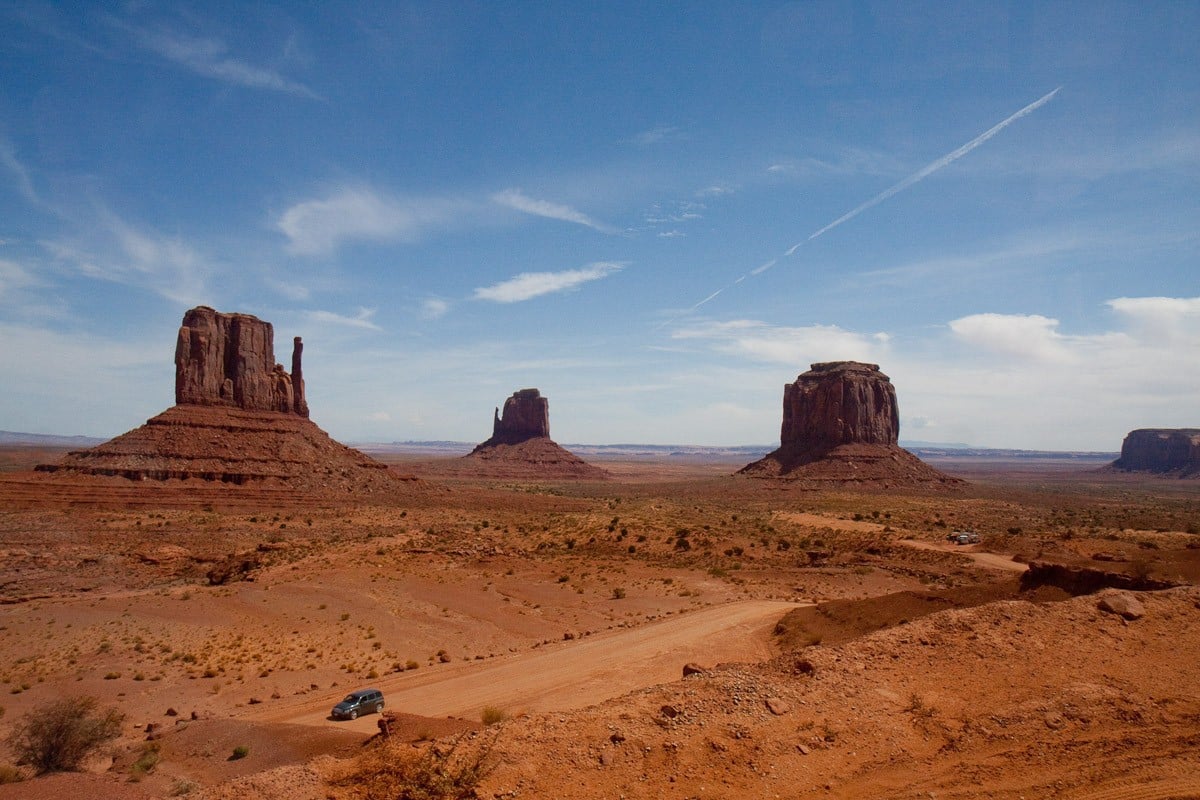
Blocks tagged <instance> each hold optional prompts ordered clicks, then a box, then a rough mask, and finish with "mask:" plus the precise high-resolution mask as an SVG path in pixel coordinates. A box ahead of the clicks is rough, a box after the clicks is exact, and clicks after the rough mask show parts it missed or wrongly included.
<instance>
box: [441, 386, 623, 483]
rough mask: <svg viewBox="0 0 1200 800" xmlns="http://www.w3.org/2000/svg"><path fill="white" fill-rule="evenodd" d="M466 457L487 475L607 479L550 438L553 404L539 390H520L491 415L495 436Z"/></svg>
mask: <svg viewBox="0 0 1200 800" xmlns="http://www.w3.org/2000/svg"><path fill="white" fill-rule="evenodd" d="M464 458H465V459H466V460H467V461H468V463H473V465H474V466H475V467H477V468H478V469H479V471H481V472H484V473H486V474H494V475H504V476H512V477H545V478H593V479H594V478H607V477H608V476H609V473H608V471H607V470H603V469H600V468H599V467H595V466H592V465H591V464H589V463H587V462H586V461H584V460H583V459H582V458H580V457H579V456H577V455H575V454H574V453H572V452H571V451H569V450H567V449H566V448H564V447H562V446H560V445H559V444H558V443H556V442H555V441H554V440H553V439H551V438H550V401H549V400H547V399H546V398H545V397H542V393H541V392H540V391H538V390H537V389H521V390H519V391H516V392H513V394H512V396H511V397H509V398H508V399H507V400H505V401H504V409H503V411H501V409H499V408H497V409H496V411H495V413H494V414H493V416H492V435H491V438H489V439H488V440H487V441H485V442H482V443H481V444H479V445H478V446H476V448H475V449H474V450H472V451H471V453H470V454H469V455H467V456H464Z"/></svg>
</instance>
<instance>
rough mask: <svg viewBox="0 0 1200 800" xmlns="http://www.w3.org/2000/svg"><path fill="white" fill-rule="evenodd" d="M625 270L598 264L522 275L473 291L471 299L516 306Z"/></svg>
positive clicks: (604, 263)
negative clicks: (515, 304)
mask: <svg viewBox="0 0 1200 800" xmlns="http://www.w3.org/2000/svg"><path fill="white" fill-rule="evenodd" d="M624 266H625V265H624V264H620V263H615V262H597V263H595V264H589V265H588V266H586V267H582V268H580V269H568V270H563V271H562V272H522V273H521V274H520V275H517V276H515V277H513V278H509V279H508V280H506V281H501V282H500V283H496V284H493V285H491V286H485V287H481V288H479V289H476V290H475V294H474V297H475V299H476V300H491V301H492V302H495V303H519V302H521V301H522V300H531V299H533V298H535V297H541V296H542V295H545V294H554V293H556V292H567V291H570V290H572V289H576V288H578V287H579V286H582V285H583V284H585V283H589V282H591V281H598V280H600V279H601V278H606V277H608V276H609V275H612V274H613V273H614V272H618V271H619V270H621V269H622V268H623V267H624Z"/></svg>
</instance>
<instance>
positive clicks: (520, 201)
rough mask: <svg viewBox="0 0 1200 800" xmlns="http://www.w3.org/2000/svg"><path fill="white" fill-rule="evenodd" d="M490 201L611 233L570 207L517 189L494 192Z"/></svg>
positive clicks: (609, 228)
mask: <svg viewBox="0 0 1200 800" xmlns="http://www.w3.org/2000/svg"><path fill="white" fill-rule="evenodd" d="M492 200H493V201H494V202H496V203H499V204H500V205H502V206H506V207H508V208H512V209H515V210H517V211H520V212H522V213H525V214H532V215H533V216H535V217H546V218H547V219H556V220H560V221H562V222H574V223H575V224H576V225H584V226H586V227H588V228H592V229H593V230H597V231H600V232H601V233H612V232H613V229H612V228H611V227H609V226H608V225H605V224H604V223H602V222H597V221H596V220H594V219H592V218H591V217H589V216H588V215H587V214H584V213H583V212H582V211H577V210H575V209H573V208H571V207H570V206H566V205H562V204H560V203H552V202H550V201H548V200H538V199H536V198H533V197H529V196H528V195H526V194H524V193H522V192H521V191H520V190H519V189H506V190H505V191H503V192H496V194H494V195H492Z"/></svg>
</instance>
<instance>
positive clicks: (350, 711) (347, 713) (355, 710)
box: [329, 689, 383, 719]
mask: <svg viewBox="0 0 1200 800" xmlns="http://www.w3.org/2000/svg"><path fill="white" fill-rule="evenodd" d="M372 711H374V712H375V713H376V714H378V713H379V712H380V711H383V692H381V691H379V690H378V689H359V690H358V691H357V692H351V693H350V694H348V695H346V699H345V700H343V701H342V702H340V703H338V704H337V705H336V706H334V707H333V710H332V711H330V712H329V715H330V716H331V717H333V718H334V719H358V715H359V714H370V713H371V712H372Z"/></svg>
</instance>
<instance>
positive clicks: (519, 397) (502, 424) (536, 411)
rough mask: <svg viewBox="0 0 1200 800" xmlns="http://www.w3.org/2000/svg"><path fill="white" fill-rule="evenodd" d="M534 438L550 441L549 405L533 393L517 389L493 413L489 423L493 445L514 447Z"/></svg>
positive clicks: (537, 394)
mask: <svg viewBox="0 0 1200 800" xmlns="http://www.w3.org/2000/svg"><path fill="white" fill-rule="evenodd" d="M537 437H545V438H547V439H548V438H550V402H549V401H548V400H547V399H546V398H544V397H542V393H541V392H539V391H538V390H537V389H521V390H520V391H517V392H513V395H512V397H510V398H508V399H507V400H505V401H504V412H503V414H501V412H500V410H499V409H497V410H496V416H495V418H494V420H493V422H492V438H491V439H489V440H488V441H489V442H492V443H494V444H498V443H504V444H516V443H517V442H523V441H525V440H526V439H535V438H537Z"/></svg>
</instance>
